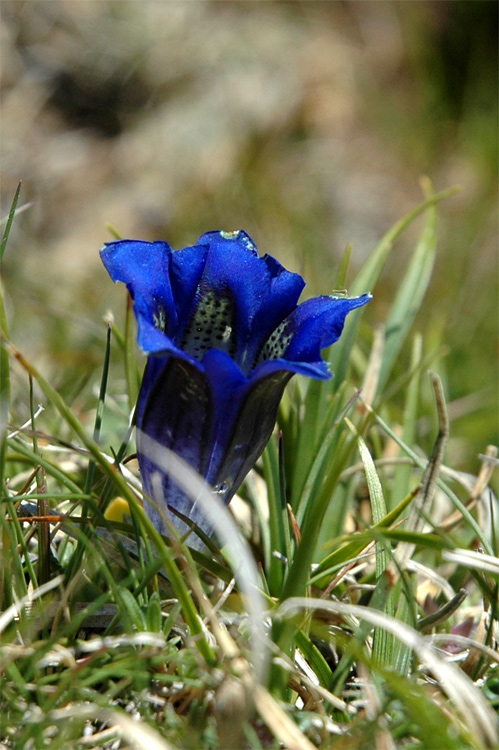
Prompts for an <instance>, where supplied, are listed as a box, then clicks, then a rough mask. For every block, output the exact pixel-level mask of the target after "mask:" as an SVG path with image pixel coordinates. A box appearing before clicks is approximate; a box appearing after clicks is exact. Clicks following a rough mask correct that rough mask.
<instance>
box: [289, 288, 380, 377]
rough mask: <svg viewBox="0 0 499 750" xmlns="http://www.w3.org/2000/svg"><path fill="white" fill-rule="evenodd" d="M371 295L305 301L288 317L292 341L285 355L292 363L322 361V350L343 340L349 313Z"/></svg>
mask: <svg viewBox="0 0 499 750" xmlns="http://www.w3.org/2000/svg"><path fill="white" fill-rule="evenodd" d="M371 298H372V295H371V294H363V295H362V296H361V297H314V298H313V299H309V300H307V301H306V302H303V303H302V304H301V305H299V306H298V307H297V308H296V310H295V311H294V312H293V313H291V315H290V316H289V317H288V319H287V322H286V323H287V324H286V331H287V333H290V334H291V340H290V343H289V345H288V347H287V348H286V350H285V352H284V354H283V358H284V359H286V360H291V361H292V362H310V363H314V364H316V363H320V362H321V361H322V358H321V349H325V348H326V347H327V346H331V344H334V342H335V341H337V340H338V339H339V337H340V336H341V332H342V330H343V326H344V324H345V318H346V316H347V315H348V313H349V312H350V311H351V310H354V309H355V308H356V307H362V305H365V304H366V303H367V302H369V300H370V299H371Z"/></svg>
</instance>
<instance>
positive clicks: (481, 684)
mask: <svg viewBox="0 0 499 750" xmlns="http://www.w3.org/2000/svg"><path fill="white" fill-rule="evenodd" d="M424 190H425V200H424V202H423V203H422V204H421V205H420V206H418V207H417V208H415V209H414V210H413V211H412V212H411V213H410V214H409V215H407V216H406V217H404V218H403V219H401V220H400V221H399V222H398V223H397V224H396V225H395V226H394V227H393V228H392V229H391V230H390V231H389V232H388V233H387V235H386V236H385V237H384V238H383V239H382V240H381V241H380V243H379V244H378V246H377V247H376V248H375V250H374V251H373V253H372V254H371V255H370V257H369V258H368V259H367V260H366V262H365V264H364V265H363V266H362V268H361V269H360V271H359V272H358V275H357V277H356V279H355V280H354V281H353V282H352V283H351V284H350V285H349V293H351V294H357V293H361V292H364V291H367V290H368V289H369V290H371V291H373V292H374V294H375V295H376V284H377V282H378V279H379V278H380V276H381V274H382V272H383V268H384V266H385V264H386V262H387V259H388V257H389V254H390V252H391V250H392V248H393V247H394V246H396V243H397V240H398V238H399V236H400V235H401V234H402V233H403V232H404V230H405V229H406V228H407V227H408V226H409V225H410V224H412V222H413V221H414V220H415V219H416V218H417V217H418V216H420V215H422V216H423V224H422V228H421V231H420V237H419V240H418V241H417V243H416V247H415V249H414V252H413V254H412V257H411V259H410V260H409V262H408V263H407V267H406V271H405V275H404V277H403V278H402V279H401V282H400V285H399V290H398V293H397V295H396V297H395V299H394V300H393V303H392V305H391V306H390V311H389V313H388V316H387V319H386V323H385V326H384V328H383V329H376V330H375V331H374V333H373V332H372V329H371V327H370V325H369V323H368V322H367V317H368V316H369V314H370V313H369V311H368V310H365V311H364V310H362V311H358V312H357V313H356V314H355V315H352V316H350V318H349V319H348V321H347V324H346V326H345V331H344V333H343V336H342V338H341V340H340V342H339V343H338V344H337V345H336V346H335V347H334V348H333V349H332V352H331V357H330V361H331V364H332V368H333V370H334V372H335V377H334V378H333V379H332V380H331V381H328V382H321V381H311V382H305V380H302V379H299V378H295V379H294V381H293V383H292V384H291V386H290V387H289V389H288V391H287V393H286V396H285V399H284V400H283V403H282V406H281V409H280V414H279V424H278V430H276V434H275V436H274V437H273V439H272V440H271V442H270V444H269V446H268V448H267V449H266V451H265V454H264V456H263V460H262V461H261V462H260V463H259V464H258V465H257V467H256V468H255V470H254V472H253V473H252V474H251V475H250V477H249V478H248V480H247V481H246V483H245V485H244V486H243V489H242V492H241V493H240V494H241V497H240V499H239V501H238V504H237V505H236V509H235V513H236V515H238V516H240V525H241V528H242V530H243V537H242V538H241V539H239V538H238V537H237V535H236V532H235V531H234V533H233V537H232V538H233V540H234V541H232V539H231V537H230V534H229V535H227V534H226V540H227V544H226V546H225V547H224V548H223V549H222V550H221V551H220V550H218V549H217V548H216V547H215V546H214V545H213V549H212V550H211V551H210V553H209V554H208V552H207V553H206V554H201V553H198V552H195V551H190V550H189V549H188V546H186V544H184V543H183V541H182V540H180V539H177V538H172V539H169V540H167V539H165V538H163V537H161V536H160V535H159V534H158V532H157V531H156V529H155V528H154V527H153V526H152V524H151V522H150V521H149V519H148V518H147V516H146V515H145V514H144V512H143V510H142V505H141V489H140V481H139V477H138V474H137V471H136V468H135V465H134V460H133V454H134V446H133V433H132V431H131V429H130V428H129V424H130V413H131V410H132V408H133V403H134V399H135V396H136V392H137V382H138V379H137V378H138V373H139V366H140V365H139V363H138V359H137V356H136V353H135V348H134V334H133V329H132V327H131V324H130V316H129V312H130V308H129V307H128V317H127V323H126V325H125V332H124V333H123V334H122V333H121V332H120V331H119V330H118V329H117V327H116V326H114V325H111V324H110V325H108V336H107V343H104V340H105V335H104V331H103V356H102V375H101V383H100V388H99V389H97V393H96V394H94V395H93V394H92V393H86V392H84V391H82V392H81V393H80V394H79V395H78V397H76V396H74V397H72V400H71V402H70V400H69V399H68V398H66V397H65V395H64V393H63V392H61V389H56V388H55V387H54V386H53V385H52V384H51V383H50V382H49V380H48V379H46V378H45V377H44V376H43V374H42V373H41V372H40V370H39V369H38V368H37V367H36V366H35V365H34V364H33V363H32V362H30V361H29V358H28V357H27V356H26V355H25V353H22V352H20V351H18V350H17V349H16V347H15V346H14V344H13V343H12V342H10V340H9V335H8V330H7V320H6V316H5V312H4V308H3V305H2V306H0V317H1V324H2V349H1V365H2V369H1V382H0V386H1V389H0V394H1V400H0V416H1V417H2V421H1V425H0V427H1V432H0V439H1V452H0V480H1V487H0V489H1V496H2V508H1V514H0V534H1V546H0V558H1V559H0V601H1V605H0V634H1V644H0V670H1V696H0V741H1V742H2V743H3V746H4V747H6V748H23V749H29V748H44V747H50V748H61V749H62V748H78V749H79V748H82V749H83V748H88V747H104V748H117V747H137V748H146V747H147V748H158V749H159V748H172V747H174V748H175V747H176V748H201V747H202V748H219V747H221V748H237V747H241V748H243V747H246V748H254V749H255V750H259V749H262V748H278V747H282V746H284V747H289V748H304V749H305V750H306V749H307V748H313V747H319V748H332V749H337V750H340V749H341V748H352V747H366V748H367V747H378V746H379V747H381V746H383V747H387V748H395V747H407V748H436V747H438V748H449V749H454V748H455V749H456V750H458V748H459V749H461V748H482V747H494V746H497V743H498V726H497V716H496V713H497V707H498V684H499V683H498V662H499V658H498V654H497V651H496V641H495V637H496V627H497V620H498V596H497V594H498V584H499V564H498V561H497V555H498V539H497V532H496V530H495V529H496V526H495V524H496V519H497V499H496V497H495V495H494V494H493V492H492V490H491V489H490V480H491V476H492V472H493V470H494V466H495V465H496V464H497V449H496V448H494V447H492V446H489V447H487V446H483V454H484V455H483V457H482V459H481V461H482V463H481V469H480V471H479V472H478V474H477V476H476V477H471V476H470V475H469V474H463V473H461V472H459V471H457V470H455V469H453V468H452V465H451V463H452V461H451V460H452V456H451V455H449V456H447V454H446V448H447V444H448V438H449V429H450V428H449V420H448V416H447V407H446V403H445V397H444V392H443V388H442V382H441V379H440V378H439V376H438V374H437V373H438V370H439V362H440V360H439V357H440V351H439V350H438V349H437V350H436V351H434V350H432V349H431V348H429V347H428V344H427V342H426V340H425V336H424V333H423V334H421V333H419V332H414V331H413V323H414V320H415V317H416V314H417V312H418V310H419V308H420V306H421V304H422V301H423V298H424V296H425V292H426V289H427V286H428V284H429V281H430V277H431V272H432V268H433V264H434V260H435V255H436V249H437V207H438V203H439V202H440V201H441V200H442V199H444V198H446V197H448V196H449V195H451V194H452V193H453V192H454V191H453V190H452V189H451V190H447V191H444V192H442V193H437V194H434V193H433V192H432V190H431V186H430V185H429V184H428V183H424ZM17 198H18V195H16V199H15V201H14V204H13V207H12V211H11V214H10V218H9V219H8V221H7V222H6V224H5V227H6V229H5V236H4V242H3V243H2V250H3V249H5V245H6V242H7V238H8V234H9V231H10V227H11V224H12V220H13V218H14V214H15V210H16V204H17ZM347 260H348V259H347V258H346V260H345V262H344V264H342V267H341V268H340V269H339V271H338V288H340V287H342V286H343V285H344V280H345V276H346V273H347V265H348V263H347ZM401 363H403V364H401ZM429 368H431V370H432V372H431V373H428V370H429ZM13 384H14V385H13ZM14 390H15V393H13V391H14ZM428 393H430V394H432V400H430V399H429V398H428ZM39 404H40V406H39ZM9 412H10V420H8V418H7V417H8V414H9ZM23 414H24V415H25V417H23V416H22V415H23ZM109 444H112V447H111V448H108V447H107V446H108V445H109ZM170 459H171V457H170ZM171 467H172V472H173V471H178V472H180V473H182V472H183V471H184V469H183V467H182V466H178V465H176V464H174V463H172V464H171ZM175 467H176V468H175ZM192 481H194V482H195V481H196V480H195V478H192ZM220 526H221V527H222V528H223V527H226V528H229V529H233V521H232V520H231V518H230V516H229V515H228V512H227V511H226V512H225V514H224V512H223V510H222V511H221V521H220ZM231 533H232V532H231Z"/></svg>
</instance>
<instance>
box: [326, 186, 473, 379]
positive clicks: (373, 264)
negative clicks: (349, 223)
mask: <svg viewBox="0 0 499 750" xmlns="http://www.w3.org/2000/svg"><path fill="white" fill-rule="evenodd" d="M460 190H461V188H460V187H459V186H457V187H456V186H455V187H451V188H448V189H447V190H442V191H441V192H440V193H435V194H434V195H432V196H431V197H429V198H427V199H426V200H425V201H423V202H422V203H420V204H419V206H416V208H414V209H413V210H412V211H409V213H407V214H406V215H405V216H403V217H402V219H400V220H399V221H398V222H396V224H394V225H393V227H391V228H390V229H389V230H388V232H387V233H386V234H385V235H384V237H382V239H381V240H380V242H379V243H378V244H377V245H376V247H375V248H374V250H373V252H372V253H371V255H370V256H369V257H368V259H367V260H366V262H365V263H364V264H363V266H362V268H361V269H360V271H359V273H358V274H357V276H356V278H355V280H354V282H353V284H351V285H350V288H349V290H348V291H349V294H350V295H352V296H355V295H358V294H363V293H364V292H365V291H366V290H370V291H371V292H372V291H374V287H375V285H376V282H377V280H378V278H379V276H380V274H381V271H382V270H383V267H384V265H385V263H386V260H387V258H388V256H389V254H390V252H391V250H392V248H393V245H394V242H395V240H397V238H398V237H399V236H400V235H401V234H402V233H403V232H404V231H405V229H407V227H408V226H409V225H410V224H411V223H412V222H413V221H414V219H416V218H417V217H418V216H419V215H420V214H422V213H423V211H425V210H426V209H427V208H429V207H430V206H434V205H436V204H437V203H439V202H440V201H442V200H444V199H445V198H448V197H449V196H451V195H454V194H455V193H457V192H459V191H460ZM360 319H361V313H359V312H356V313H355V314H353V315H350V316H349V317H348V318H347V320H346V322H345V326H344V329H343V333H342V335H341V339H340V340H339V341H338V342H337V343H336V344H335V346H334V349H333V350H332V355H331V357H330V361H331V363H332V365H333V371H334V373H335V377H334V379H333V381H332V383H331V387H332V388H337V387H338V386H339V385H340V383H341V382H343V380H344V379H345V376H346V371H347V367H348V363H349V358H350V352H351V350H352V348H353V346H354V342H355V339H356V336H357V331H358V328H359V323H360Z"/></svg>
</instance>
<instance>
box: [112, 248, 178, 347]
mask: <svg viewBox="0 0 499 750" xmlns="http://www.w3.org/2000/svg"><path fill="white" fill-rule="evenodd" d="M171 254H172V249H171V247H170V245H169V244H168V243H167V242H143V241H140V240H117V241H116V242H108V243H106V245H105V247H103V249H102V250H101V258H102V261H103V263H104V265H105V266H106V268H107V270H108V272H109V274H110V276H111V278H112V279H113V281H123V282H124V283H125V284H126V285H127V288H128V291H129V292H130V294H131V295H132V298H133V300H134V303H135V304H134V310H135V312H136V313H137V315H139V314H140V315H141V316H142V317H143V318H145V319H146V320H149V322H150V323H151V324H153V325H154V324H155V319H156V320H157V321H158V322H160V323H161V325H157V327H158V328H160V329H161V330H163V331H164V332H165V333H166V334H167V335H169V336H172V335H173V334H174V331H175V329H176V327H177V324H178V321H177V313H176V310H175V304H174V300H173V293H172V288H171V283H170V264H171Z"/></svg>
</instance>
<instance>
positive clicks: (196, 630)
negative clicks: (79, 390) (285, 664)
mask: <svg viewBox="0 0 499 750" xmlns="http://www.w3.org/2000/svg"><path fill="white" fill-rule="evenodd" d="M8 346H9V348H10V350H11V351H12V354H13V356H15V358H16V359H17V360H18V361H19V362H20V364H21V365H22V367H23V368H24V369H25V370H26V371H27V372H29V373H31V374H32V376H33V377H34V379H35V380H36V381H37V383H38V385H39V386H40V388H41V390H42V391H43V393H44V394H45V396H46V397H47V399H48V400H49V401H50V403H52V404H53V406H54V407H55V408H56V409H57V411H58V412H59V414H60V415H61V417H62V418H63V419H64V421H65V422H66V423H67V425H68V426H69V427H70V428H71V429H72V430H73V431H74V432H75V434H76V435H77V436H78V438H79V439H80V440H81V442H82V443H83V445H84V446H85V447H86V448H87V449H88V451H89V452H90V454H91V456H92V457H93V459H94V461H95V463H96V464H97V465H98V466H99V467H100V469H101V470H102V472H103V474H104V475H105V476H107V477H109V478H111V479H112V481H113V483H114V486H115V488H116V490H117V493H118V494H120V495H121V496H122V497H123V498H124V499H125V500H126V501H127V502H128V503H129V504H130V506H131V507H134V509H136V512H137V515H138V517H140V521H141V524H142V527H143V529H144V531H145V533H146V534H147V535H148V536H149V537H150V538H151V540H152V543H153V545H154V547H155V548H156V552H157V554H158V555H159V556H160V557H161V559H162V560H163V565H164V567H165V570H166V573H167V575H168V577H169V579H170V581H171V583H172V588H173V590H174V592H175V595H176V597H177V598H178V600H179V601H180V603H181V606H182V611H183V614H184V617H185V620H186V623H187V625H188V627H189V629H190V632H191V634H192V636H193V637H195V636H197V638H195V642H196V645H197V647H198V649H199V651H200V653H201V655H202V656H203V658H204V659H205V660H206V661H207V662H208V663H209V664H213V663H214V661H215V658H214V653H213V649H212V647H211V645H210V644H209V642H208V640H207V638H206V634H205V632H204V629H203V625H202V621H201V618H200V617H199V615H198V612H197V611H196V607H195V605H194V602H193V600H192V597H191V595H190V593H189V591H188V589H187V586H186V584H185V582H184V580H183V577H182V574H181V572H180V570H179V568H178V567H177V565H176V564H175V562H174V560H173V557H172V555H171V552H170V550H169V549H168V547H167V545H166V544H165V543H164V541H163V539H162V537H161V535H160V534H159V532H158V531H157V530H156V528H155V527H154V525H153V524H152V523H151V521H150V520H149V518H148V517H147V516H146V514H145V513H144V512H143V510H142V508H141V506H140V505H139V503H138V501H137V498H136V496H135V494H134V493H133V492H132V490H131V489H130V488H129V486H128V484H127V482H126V481H125V478H124V477H123V476H122V474H121V473H120V472H119V471H117V470H116V468H115V467H114V465H112V464H110V463H109V461H108V460H107V459H106V457H105V456H103V454H102V453H101V451H100V449H99V446H98V445H97V444H96V443H95V442H94V440H93V439H92V438H91V437H90V435H89V434H88V433H87V432H86V430H85V428H84V427H83V425H82V424H81V423H80V421H79V420H78V419H77V418H76V416H75V415H74V414H73V412H72V411H71V409H70V408H69V407H68V405H67V404H66V402H65V401H64V399H63V398H62V396H61V395H60V394H59V393H58V392H57V391H56V390H55V388H53V387H52V386H51V385H50V384H49V383H48V381H47V380H45V378H44V377H43V376H42V375H41V374H40V373H39V372H38V371H37V370H36V368H35V367H34V366H33V365H32V364H31V363H30V362H28V360H27V359H26V358H25V357H23V355H22V354H21V352H19V351H18V350H17V349H16V348H15V347H14V346H13V345H12V344H11V343H9V344H8Z"/></svg>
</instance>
